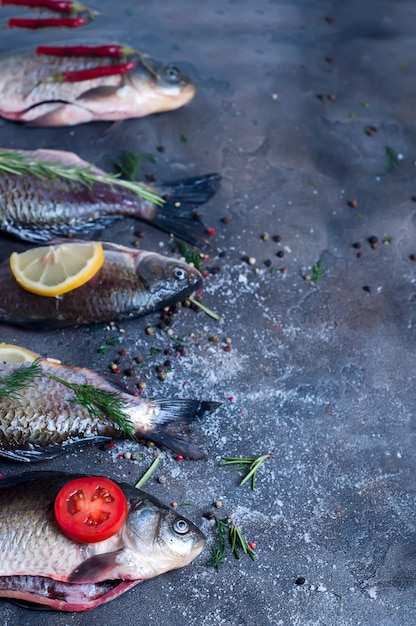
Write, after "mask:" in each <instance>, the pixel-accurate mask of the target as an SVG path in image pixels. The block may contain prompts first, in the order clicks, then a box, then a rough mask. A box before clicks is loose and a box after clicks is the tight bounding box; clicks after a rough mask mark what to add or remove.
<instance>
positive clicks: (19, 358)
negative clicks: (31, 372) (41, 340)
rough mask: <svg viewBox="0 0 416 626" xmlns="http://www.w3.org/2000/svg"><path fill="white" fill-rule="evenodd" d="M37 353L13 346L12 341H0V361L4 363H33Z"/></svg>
mask: <svg viewBox="0 0 416 626" xmlns="http://www.w3.org/2000/svg"><path fill="white" fill-rule="evenodd" d="M38 356H39V354H36V352H32V351H31V350H27V349H26V348H22V346H15V345H14V344H13V343H0V361H4V362H5V363H33V361H34V360H35V359H37V358H38Z"/></svg>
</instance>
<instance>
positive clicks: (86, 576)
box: [68, 549, 122, 584]
mask: <svg viewBox="0 0 416 626" xmlns="http://www.w3.org/2000/svg"><path fill="white" fill-rule="evenodd" d="M120 552H122V549H120V550H115V551H114V552H106V553H105V554H96V555H94V556H92V557H90V558H89V559H87V560H86V561H84V562H83V563H81V565H79V566H78V567H76V568H75V569H74V571H73V572H71V574H70V575H69V578H68V582H70V583H78V584H80V583H96V582H101V581H102V580H106V579H109V578H112V577H113V576H111V574H112V572H113V570H114V568H115V567H116V566H117V556H118V555H119V554H120ZM115 578H117V576H115Z"/></svg>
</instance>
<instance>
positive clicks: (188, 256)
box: [175, 241, 201, 270]
mask: <svg viewBox="0 0 416 626" xmlns="http://www.w3.org/2000/svg"><path fill="white" fill-rule="evenodd" d="M175 243H176V246H177V247H178V248H179V252H180V254H181V255H182V256H183V258H184V259H185V261H186V262H187V263H192V265H193V266H194V267H196V269H197V270H200V269H201V255H200V253H199V252H198V250H192V249H190V248H188V246H187V245H186V243H184V242H183V241H176V242H175Z"/></svg>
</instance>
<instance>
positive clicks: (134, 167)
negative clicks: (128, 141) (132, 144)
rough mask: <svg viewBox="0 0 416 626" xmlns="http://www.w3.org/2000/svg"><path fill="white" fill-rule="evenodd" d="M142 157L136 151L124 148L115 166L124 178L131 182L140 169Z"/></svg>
mask: <svg viewBox="0 0 416 626" xmlns="http://www.w3.org/2000/svg"><path fill="white" fill-rule="evenodd" d="M141 161H142V157H141V156H140V154H138V153H137V152H133V151H132V150H125V151H124V152H122V153H121V156H120V159H119V160H118V161H117V162H116V163H115V166H116V168H117V169H118V171H119V172H120V176H122V177H123V178H124V179H125V180H129V181H131V182H133V181H135V180H136V179H137V176H138V174H139V170H140V164H141Z"/></svg>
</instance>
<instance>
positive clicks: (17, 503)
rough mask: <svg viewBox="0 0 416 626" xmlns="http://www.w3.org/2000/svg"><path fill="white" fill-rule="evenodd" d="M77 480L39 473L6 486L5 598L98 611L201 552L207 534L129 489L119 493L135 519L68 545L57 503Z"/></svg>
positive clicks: (0, 495)
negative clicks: (67, 486) (95, 537)
mask: <svg viewBox="0 0 416 626" xmlns="http://www.w3.org/2000/svg"><path fill="white" fill-rule="evenodd" d="M78 476H79V475H75V474H74V475H72V474H65V473H61V472H37V473H29V474H26V475H25V474H23V475H21V476H16V477H10V478H5V479H4V480H2V481H0V550H1V555H2V558H1V561H0V597H6V598H12V599H14V600H15V601H22V602H30V603H35V604H37V605H41V606H43V607H44V608H52V609H56V610H61V611H83V610H87V609H92V608H94V607H96V606H99V605H100V604H103V603H105V602H108V601H109V600H112V599H113V598H116V597H117V596H119V595H121V594H122V593H124V592H125V591H127V590H129V589H131V588H132V587H134V586H135V585H137V584H138V583H139V582H141V581H143V580H147V579H149V578H153V577H155V576H158V575H160V574H163V573H165V572H168V571H171V570H174V569H178V568H181V567H184V566H185V565H188V564H189V563H190V562H191V561H193V560H194V559H195V558H196V557H197V556H198V554H200V552H201V551H202V549H203V547H204V541H205V538H204V535H203V534H202V532H201V531H200V530H199V529H198V528H197V527H196V526H195V525H194V524H193V523H192V522H190V521H189V520H187V519H185V518H184V517H182V516H179V515H177V514H176V513H175V511H173V510H172V509H169V508H168V507H166V506H165V505H163V504H161V503H160V502H158V500H156V498H153V497H152V496H149V495H148V494H146V493H144V492H142V491H139V490H138V489H135V488H134V487H131V486H130V485H128V484H125V483H119V486H120V487H121V489H122V491H123V492H124V495H125V496H126V499H127V503H128V516H127V519H126V522H125V523H124V525H123V527H122V528H121V530H120V531H119V532H118V533H116V535H114V536H113V537H110V538H109V539H106V540H104V541H100V542H97V543H86V544H81V543H77V542H75V541H72V540H71V539H68V538H67V537H65V536H64V535H63V533H62V532H61V531H60V530H59V528H58V526H57V524H56V521H55V517H54V511H53V503H54V500H55V497H56V495H57V493H58V491H59V490H60V489H61V488H62V487H63V486H64V485H65V484H66V483H68V482H69V481H70V480H73V479H74V478H76V477H78ZM98 482H99V480H98Z"/></svg>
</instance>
